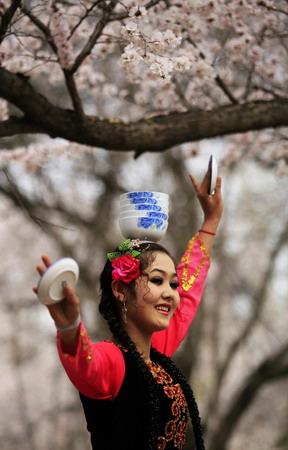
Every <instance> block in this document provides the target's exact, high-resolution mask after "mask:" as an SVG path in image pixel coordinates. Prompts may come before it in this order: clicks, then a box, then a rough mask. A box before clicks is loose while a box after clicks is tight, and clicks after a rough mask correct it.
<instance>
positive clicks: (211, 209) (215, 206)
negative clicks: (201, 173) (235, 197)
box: [189, 169, 223, 231]
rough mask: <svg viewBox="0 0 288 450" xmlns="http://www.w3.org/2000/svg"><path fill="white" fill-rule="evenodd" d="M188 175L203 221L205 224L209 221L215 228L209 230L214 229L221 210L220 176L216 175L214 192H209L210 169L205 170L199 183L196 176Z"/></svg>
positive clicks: (218, 220) (219, 218)
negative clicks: (200, 208) (201, 211)
mask: <svg viewBox="0 0 288 450" xmlns="http://www.w3.org/2000/svg"><path fill="white" fill-rule="evenodd" d="M189 177H190V180H191V181H192V183H193V186H194V189H195V191H196V194H197V197H198V200H199V202H200V205H201V207H202V210H203V212H204V223H206V224H207V225H208V223H209V224H210V226H211V227H214V228H215V230H212V229H210V230H209V231H216V229H217V226H218V224H219V222H220V220H221V216H222V211H223V201H222V194H221V177H217V182H216V188H215V193H214V194H210V193H209V186H210V169H208V170H207V172H206V174H205V177H204V179H203V181H202V183H201V184H200V183H198V181H197V180H196V178H195V177H194V176H193V175H192V174H191V173H190V174H189ZM203 225H204V224H203Z"/></svg>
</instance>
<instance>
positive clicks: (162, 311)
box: [155, 305, 171, 316]
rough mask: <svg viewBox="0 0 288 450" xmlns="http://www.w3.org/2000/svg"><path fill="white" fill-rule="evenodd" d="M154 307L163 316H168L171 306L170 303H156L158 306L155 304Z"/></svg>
mask: <svg viewBox="0 0 288 450" xmlns="http://www.w3.org/2000/svg"><path fill="white" fill-rule="evenodd" d="M155 309H157V311H158V312H159V313H160V314H164V315H165V316H168V315H169V312H170V309H171V306H170V305H158V306H155Z"/></svg>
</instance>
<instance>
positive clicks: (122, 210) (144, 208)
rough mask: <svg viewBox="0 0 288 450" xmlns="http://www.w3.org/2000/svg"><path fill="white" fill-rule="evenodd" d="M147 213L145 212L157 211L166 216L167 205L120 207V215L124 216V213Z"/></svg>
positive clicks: (142, 204) (141, 204)
mask: <svg viewBox="0 0 288 450" xmlns="http://www.w3.org/2000/svg"><path fill="white" fill-rule="evenodd" d="M133 211H134V212H137V213H138V212H139V213H141V212H142V213H143V212H147V211H157V212H162V213H166V214H168V204H167V205H162V204H159V203H157V204H155V205H152V204H149V203H140V204H135V205H131V204H129V205H124V206H123V205H120V214H125V213H126V212H133Z"/></svg>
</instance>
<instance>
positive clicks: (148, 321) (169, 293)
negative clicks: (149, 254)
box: [127, 252, 180, 334]
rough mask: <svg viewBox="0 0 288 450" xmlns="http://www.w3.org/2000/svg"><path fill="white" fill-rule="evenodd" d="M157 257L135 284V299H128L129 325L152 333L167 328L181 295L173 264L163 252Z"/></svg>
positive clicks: (145, 332)
mask: <svg viewBox="0 0 288 450" xmlns="http://www.w3.org/2000/svg"><path fill="white" fill-rule="evenodd" d="M155 254H156V258H155V259H154V261H153V262H152V263H151V264H150V265H149V266H148V267H147V269H146V270H145V274H144V275H141V276H140V277H139V278H138V279H137V280H136V284H135V294H136V295H135V299H131V300H130V301H128V302H127V310H128V311H127V319H128V327H131V326H132V327H134V328H137V329H138V330H139V331H140V332H141V333H144V334H152V333H154V332H155V331H161V330H164V329H166V328H167V327H168V325H169V322H170V320H171V317H172V316H173V314H174V312H175V309H176V308H177V306H178V305H179V302H180V297H179V293H178V290H177V287H178V279H177V274H176V270H175V265H174V263H173V261H172V259H171V258H170V257H169V256H168V255H166V253H162V252H155Z"/></svg>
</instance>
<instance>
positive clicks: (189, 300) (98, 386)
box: [57, 234, 210, 400]
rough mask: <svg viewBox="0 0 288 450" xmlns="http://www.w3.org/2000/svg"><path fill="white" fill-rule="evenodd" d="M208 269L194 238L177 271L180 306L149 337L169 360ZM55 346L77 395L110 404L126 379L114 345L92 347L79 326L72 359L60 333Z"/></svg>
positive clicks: (192, 313) (186, 326)
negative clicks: (163, 328)
mask: <svg viewBox="0 0 288 450" xmlns="http://www.w3.org/2000/svg"><path fill="white" fill-rule="evenodd" d="M209 267H210V259H209V255H208V254H207V252H206V250H205V248H204V245H203V243H202V241H201V239H200V238H199V235H198V234H196V235H195V236H194V237H193V238H192V239H191V241H190V242H189V243H188V246H187V248H186V251H185V253H184V256H183V257H182V259H181V262H180V264H179V265H178V267H177V275H178V280H179V283H180V285H179V288H178V290H179V294H180V298H181V301H180V305H179V307H178V308H177V310H176V311H175V313H174V315H173V317H172V319H171V321H170V324H169V327H168V328H167V329H166V330H163V331H159V332H156V333H154V334H153V336H152V341H151V343H152V346H153V347H155V348H156V350H158V351H160V352H161V353H164V354H165V355H167V356H171V355H172V354H173V353H174V352H175V350H176V349H177V348H178V347H179V345H180V343H181V342H182V340H183V339H184V338H185V336H186V334H187V332H188V329H189V326H190V324H191V322H192V320H193V319H194V317H195V315H196V311H197V308H198V306H199V303H200V300H201V297H202V293H203V289H204V284H205V280H206V276H207V272H208V269H209ZM57 346H58V352H59V357H60V360H61V362H62V364H63V366H64V369H65V371H66V373H67V375H68V377H69V378H70V380H71V382H72V383H73V384H74V386H75V387H76V388H77V389H78V391H79V392H81V393H82V394H83V395H85V396H87V397H90V398H94V399H98V400H113V399H114V398H115V397H116V396H117V394H118V392H119V389H120V387H121V385H122V382H123V379H124V376H125V361H124V358H123V354H122V352H121V350H120V349H119V348H118V347H117V346H116V345H114V344H113V343H111V342H106V341H105V342H97V343H92V342H91V340H90V338H89V336H88V334H87V332H86V330H85V328H84V327H83V325H82V324H81V325H80V333H79V342H78V347H77V351H76V353H75V355H69V354H67V353H64V352H63V351H62V348H61V339H60V333H58V335H57Z"/></svg>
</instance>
